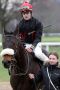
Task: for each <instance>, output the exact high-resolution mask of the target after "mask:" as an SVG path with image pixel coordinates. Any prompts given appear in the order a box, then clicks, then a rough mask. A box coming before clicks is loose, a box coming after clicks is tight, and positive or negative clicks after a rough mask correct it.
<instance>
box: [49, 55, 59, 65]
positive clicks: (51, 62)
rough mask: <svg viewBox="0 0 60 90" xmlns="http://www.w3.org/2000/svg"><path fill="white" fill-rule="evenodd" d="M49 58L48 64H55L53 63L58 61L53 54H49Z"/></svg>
mask: <svg viewBox="0 0 60 90" xmlns="http://www.w3.org/2000/svg"><path fill="white" fill-rule="evenodd" d="M49 59H50V62H49V63H50V64H51V65H55V64H57V62H58V59H57V57H56V56H55V55H50V56H49Z"/></svg>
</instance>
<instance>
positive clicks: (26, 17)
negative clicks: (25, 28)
mask: <svg viewBox="0 0 60 90" xmlns="http://www.w3.org/2000/svg"><path fill="white" fill-rule="evenodd" d="M22 16H23V18H24V20H29V19H31V17H32V13H31V12H30V11H27V12H22Z"/></svg>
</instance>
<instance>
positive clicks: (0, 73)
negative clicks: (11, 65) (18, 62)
mask: <svg viewBox="0 0 60 90" xmlns="http://www.w3.org/2000/svg"><path fill="white" fill-rule="evenodd" d="M1 50H2V47H0V52H1ZM8 80H9V75H8V70H7V69H5V68H4V67H3V65H2V58H1V57H0V81H8Z"/></svg>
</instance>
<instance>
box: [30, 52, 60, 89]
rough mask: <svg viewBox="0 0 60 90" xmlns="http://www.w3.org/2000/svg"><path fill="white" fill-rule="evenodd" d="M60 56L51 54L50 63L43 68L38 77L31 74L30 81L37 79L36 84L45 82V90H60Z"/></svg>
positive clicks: (54, 53)
mask: <svg viewBox="0 0 60 90" xmlns="http://www.w3.org/2000/svg"><path fill="white" fill-rule="evenodd" d="M58 59H59V56H58V54H57V53H56V52H51V53H50V54H49V60H50V61H49V63H48V64H46V65H44V66H42V68H41V70H40V71H39V72H38V74H37V75H36V76H34V74H31V73H30V74H29V78H30V79H35V81H36V83H37V82H40V81H42V80H43V82H44V88H43V90H60V65H59V61H58Z"/></svg>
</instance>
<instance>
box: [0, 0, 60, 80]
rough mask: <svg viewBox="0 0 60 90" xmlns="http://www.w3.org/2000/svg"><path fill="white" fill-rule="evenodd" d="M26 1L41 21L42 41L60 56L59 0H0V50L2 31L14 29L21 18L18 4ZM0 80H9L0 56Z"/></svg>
mask: <svg viewBox="0 0 60 90" xmlns="http://www.w3.org/2000/svg"><path fill="white" fill-rule="evenodd" d="M24 1H28V2H30V3H31V4H32V5H33V16H34V17H36V18H37V19H39V20H40V21H41V22H42V23H43V26H44V28H43V36H42V42H43V43H44V44H45V48H46V49H47V50H48V52H50V51H57V53H58V54H59V56H60V0H0V51H1V50H2V41H3V38H2V36H3V31H4V29H6V30H9V31H10V30H12V29H13V30H14V27H13V25H12V24H14V26H16V24H18V22H19V20H20V19H21V15H20V12H19V6H20V4H21V3H22V2H24ZM0 81H9V75H8V72H7V71H6V70H5V69H4V68H3V66H2V58H1V57H0Z"/></svg>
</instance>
